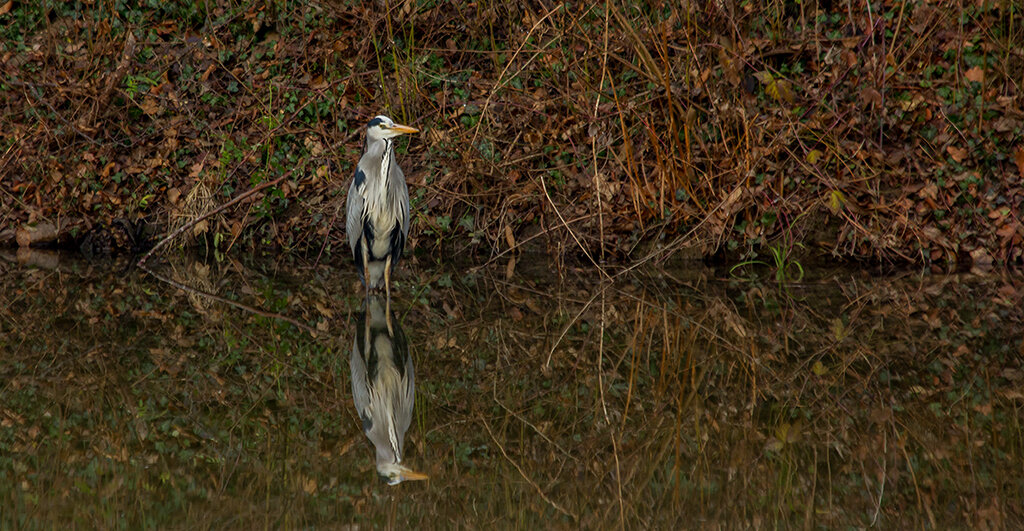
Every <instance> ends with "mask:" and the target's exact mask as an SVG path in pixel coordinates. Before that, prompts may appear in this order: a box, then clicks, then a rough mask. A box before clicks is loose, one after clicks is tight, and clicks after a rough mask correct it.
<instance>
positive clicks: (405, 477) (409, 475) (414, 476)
mask: <svg viewBox="0 0 1024 531" xmlns="http://www.w3.org/2000/svg"><path fill="white" fill-rule="evenodd" d="M410 129H411V128H410ZM413 130H414V131H415V129H413ZM401 476H402V481H416V480H421V479H429V478H430V476H427V475H426V474H420V473H419V472H413V471H412V470H403V471H402V473H401Z"/></svg>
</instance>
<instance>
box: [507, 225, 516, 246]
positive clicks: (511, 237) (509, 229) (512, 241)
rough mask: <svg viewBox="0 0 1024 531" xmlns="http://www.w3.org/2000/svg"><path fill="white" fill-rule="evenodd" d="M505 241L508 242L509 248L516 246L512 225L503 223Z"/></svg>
mask: <svg viewBox="0 0 1024 531" xmlns="http://www.w3.org/2000/svg"><path fill="white" fill-rule="evenodd" d="M505 243H507V244H508V248H509V249H512V248H515V246H516V237H515V235H514V234H512V227H511V226H510V225H507V224H506V225H505Z"/></svg>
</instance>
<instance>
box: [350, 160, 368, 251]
mask: <svg viewBox="0 0 1024 531" xmlns="http://www.w3.org/2000/svg"><path fill="white" fill-rule="evenodd" d="M364 186H366V174H364V173H363V170H361V169H359V167H358V166H357V167H356V173H355V175H354V176H353V177H352V184H351V185H350V186H349V187H348V198H347V199H346V200H345V233H346V234H347V235H348V246H349V248H350V249H352V252H353V253H355V252H356V247H357V246H358V245H359V236H360V235H361V233H362V231H363V208H364V206H363V187H364Z"/></svg>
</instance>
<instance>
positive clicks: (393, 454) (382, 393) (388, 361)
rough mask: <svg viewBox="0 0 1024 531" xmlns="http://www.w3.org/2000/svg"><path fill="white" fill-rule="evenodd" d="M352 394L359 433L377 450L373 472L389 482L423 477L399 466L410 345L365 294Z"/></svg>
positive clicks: (411, 386) (410, 377)
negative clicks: (357, 414) (375, 468)
mask: <svg viewBox="0 0 1024 531" xmlns="http://www.w3.org/2000/svg"><path fill="white" fill-rule="evenodd" d="M349 365H350V366H351V368H352V398H353V400H354V401H355V403H356V411H357V412H358V413H359V418H360V419H361V420H362V421H363V432H364V433H366V436H367V437H368V438H369V439H370V442H372V443H373V446H374V448H375V449H376V453H377V474H378V475H380V477H381V479H383V480H384V481H386V482H387V483H388V484H389V485H397V484H398V483H401V482H403V481H409V480H414V479H427V476H426V475H424V474H420V473H418V472H413V471H412V470H410V469H408V468H406V467H405V466H404V465H402V448H403V447H404V446H405V431H406V430H408V429H409V422H410V421H411V420H412V407H413V402H414V399H415V396H416V394H415V393H416V383H415V374H414V372H413V367H412V357H411V356H409V344H408V343H407V342H406V339H405V334H404V333H403V332H402V328H401V326H399V325H398V322H397V321H395V320H394V319H391V316H390V315H388V314H387V313H386V311H385V309H384V306H383V305H382V304H381V300H380V297H378V296H376V295H371V296H369V297H367V298H366V302H365V306H364V311H363V314H362V315H360V316H359V318H358V320H357V324H356V339H355V342H354V343H353V345H352V357H351V359H350V360H349Z"/></svg>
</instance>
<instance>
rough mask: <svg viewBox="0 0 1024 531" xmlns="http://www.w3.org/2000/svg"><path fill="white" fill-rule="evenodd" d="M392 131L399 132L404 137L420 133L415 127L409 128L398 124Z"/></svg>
mask: <svg viewBox="0 0 1024 531" xmlns="http://www.w3.org/2000/svg"><path fill="white" fill-rule="evenodd" d="M391 130H392V131H397V132H399V133H401V134H403V135H406V134H409V133H419V132H420V130H419V129H416V128H415V127H409V126H408V125H398V124H395V125H394V126H392V127H391Z"/></svg>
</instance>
